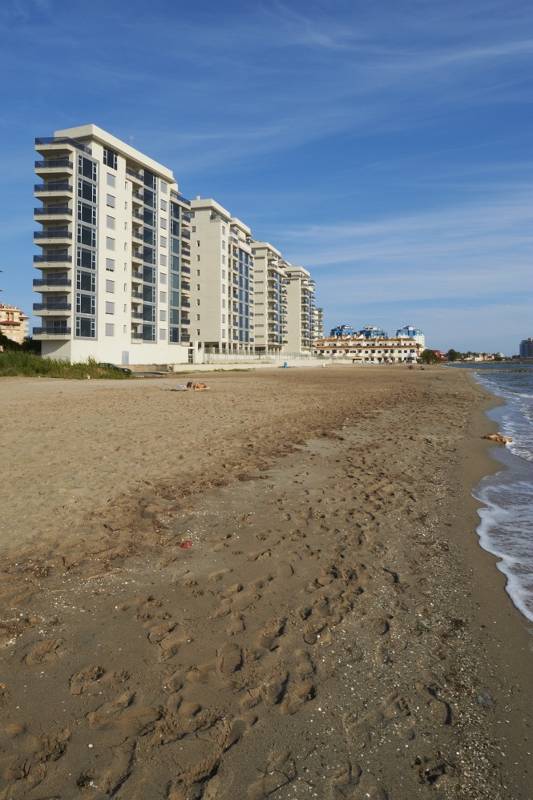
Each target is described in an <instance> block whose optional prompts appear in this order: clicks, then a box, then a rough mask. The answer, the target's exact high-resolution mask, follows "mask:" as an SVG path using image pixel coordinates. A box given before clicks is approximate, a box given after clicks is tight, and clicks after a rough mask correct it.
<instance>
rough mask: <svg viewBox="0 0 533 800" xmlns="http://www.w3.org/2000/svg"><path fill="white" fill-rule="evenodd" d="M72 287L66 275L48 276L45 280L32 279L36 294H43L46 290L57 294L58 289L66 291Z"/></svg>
mask: <svg viewBox="0 0 533 800" xmlns="http://www.w3.org/2000/svg"><path fill="white" fill-rule="evenodd" d="M71 285H72V281H71V280H70V278H69V277H68V275H49V276H48V277H46V278H34V280H33V288H34V289H35V291H37V292H44V291H46V290H50V291H54V292H57V291H58V289H68V288H69V287H70V286H71Z"/></svg>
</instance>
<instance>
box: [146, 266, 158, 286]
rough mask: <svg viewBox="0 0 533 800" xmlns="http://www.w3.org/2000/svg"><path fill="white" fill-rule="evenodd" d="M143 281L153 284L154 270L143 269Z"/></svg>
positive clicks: (149, 268) (150, 268)
mask: <svg viewBox="0 0 533 800" xmlns="http://www.w3.org/2000/svg"><path fill="white" fill-rule="evenodd" d="M143 280H145V281H146V282H147V283H155V270H153V269H152V267H143Z"/></svg>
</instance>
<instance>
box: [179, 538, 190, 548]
mask: <svg viewBox="0 0 533 800" xmlns="http://www.w3.org/2000/svg"><path fill="white" fill-rule="evenodd" d="M180 547H181V549H182V550H190V549H191V547H192V539H182V540H181V542H180Z"/></svg>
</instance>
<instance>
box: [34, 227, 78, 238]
mask: <svg viewBox="0 0 533 800" xmlns="http://www.w3.org/2000/svg"><path fill="white" fill-rule="evenodd" d="M33 238H34V239H72V234H71V232H70V231H69V230H68V229H67V228H45V229H44V231H35V233H34V234H33Z"/></svg>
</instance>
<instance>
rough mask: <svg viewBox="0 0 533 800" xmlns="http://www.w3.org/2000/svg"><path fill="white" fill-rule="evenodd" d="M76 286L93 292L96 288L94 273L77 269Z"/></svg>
mask: <svg viewBox="0 0 533 800" xmlns="http://www.w3.org/2000/svg"><path fill="white" fill-rule="evenodd" d="M76 288H77V289H82V290H84V291H86V292H94V291H95V290H96V278H95V276H94V274H93V273H92V272H83V271H82V270H78V271H77V273H76Z"/></svg>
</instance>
